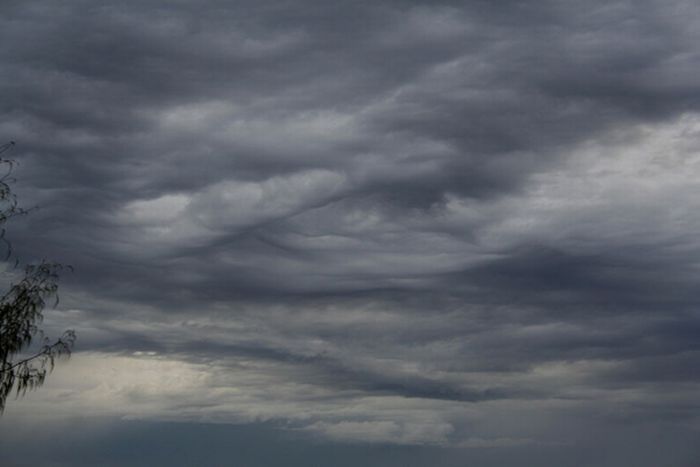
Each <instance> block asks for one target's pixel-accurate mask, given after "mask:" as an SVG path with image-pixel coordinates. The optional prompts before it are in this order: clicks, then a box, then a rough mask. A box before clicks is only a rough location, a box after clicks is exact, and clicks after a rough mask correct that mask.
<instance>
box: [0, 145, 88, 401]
mask: <svg viewBox="0 0 700 467" xmlns="http://www.w3.org/2000/svg"><path fill="white" fill-rule="evenodd" d="M13 146H14V142H10V143H7V144H5V145H4V146H0V154H2V153H3V152H5V151H7V150H8V149H10V148H12V147H13ZM0 165H4V166H6V167H7V171H6V173H5V175H4V176H2V177H0V206H1V207H0V225H2V226H4V224H5V223H6V222H7V221H8V220H9V219H10V218H12V217H14V216H17V215H23V214H26V213H27V212H28V211H27V210H25V209H22V208H20V207H19V206H18V204H17V199H16V197H15V195H14V193H13V192H12V190H11V187H10V184H11V183H12V182H13V179H12V178H11V173H12V168H13V165H14V163H13V161H11V160H7V159H3V158H0ZM0 238H2V240H3V241H4V242H5V244H6V246H7V249H8V253H7V257H6V259H9V258H10V256H11V253H12V252H11V246H10V244H9V242H7V241H6V240H5V231H4V229H3V230H2V231H1V233H0ZM17 265H18V262H15V267H17ZM64 269H66V267H65V266H63V265H61V264H58V263H51V262H47V261H42V262H41V263H39V264H34V265H29V266H27V267H26V268H25V269H24V274H23V276H22V279H21V280H20V281H19V282H18V283H16V284H13V285H11V286H10V289H9V290H8V291H7V293H5V295H3V296H2V297H1V298H0V413H2V411H3V410H4V409H5V403H6V401H7V397H8V396H9V395H10V394H11V393H12V391H13V390H15V392H16V395H17V396H19V395H23V394H24V393H26V391H27V390H32V389H35V388H37V387H39V386H41V385H42V384H43V382H44V380H45V378H46V375H47V373H48V372H50V371H51V370H52V369H53V367H54V363H55V360H56V358H57V357H60V356H68V355H70V352H71V349H72V347H73V344H74V342H75V333H74V332H73V331H66V332H65V333H64V334H63V336H61V338H59V339H57V340H55V341H52V340H51V339H49V338H48V337H47V336H45V335H44V333H43V331H42V330H41V329H40V328H39V325H40V324H41V322H42V319H43V310H44V307H45V306H46V300H47V299H48V298H50V297H54V298H55V299H56V303H58V298H57V297H58V296H57V295H56V293H57V291H58V279H59V273H60V272H61V271H63V270H64ZM37 337H38V342H37V339H36V338H37ZM37 344H38V345H37Z"/></svg>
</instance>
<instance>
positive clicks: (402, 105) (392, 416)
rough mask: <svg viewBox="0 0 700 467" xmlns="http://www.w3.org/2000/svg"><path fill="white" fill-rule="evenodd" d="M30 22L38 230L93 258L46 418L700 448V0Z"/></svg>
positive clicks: (8, 108)
mask: <svg viewBox="0 0 700 467" xmlns="http://www.w3.org/2000/svg"><path fill="white" fill-rule="evenodd" d="M0 12H2V14H1V15H0V16H1V17H2V20H0V41H2V43H3V45H4V47H2V50H1V51H0V60H1V63H2V68H1V69H0V92H1V93H2V99H1V100H0V106H1V112H0V138H4V139H5V140H10V139H11V140H15V141H17V142H18V148H17V150H16V151H15V153H14V154H13V157H16V159H17V160H18V161H19V162H20V165H19V167H18V168H17V169H16V172H15V174H16V176H17V177H18V183H17V184H16V189H17V192H18V194H19V196H20V198H21V200H22V202H23V204H24V205H27V206H32V205H35V204H38V205H40V206H41V209H40V210H37V211H34V212H33V213H32V214H31V215H30V216H28V217H26V218H22V219H17V220H16V221H14V222H13V223H12V224H11V225H8V228H9V230H8V236H9V237H11V238H12V241H13V247H14V249H15V251H16V252H17V255H18V256H19V257H20V258H21V259H23V260H26V261H31V260H35V259H39V258H44V257H46V258H53V259H56V260H58V261H62V262H66V263H70V264H72V265H73V266H74V267H75V273H74V274H70V275H67V276H65V277H63V278H62V280H63V284H62V293H63V294H62V301H61V306H60V307H59V309H58V310H52V311H51V312H47V321H46V326H47V327H48V328H49V329H51V330H54V331H56V332H57V331H59V330H60V329H63V328H65V327H74V328H76V329H77V331H78V334H79V338H80V341H79V342H80V347H79V354H81V353H82V355H83V356H84V360H80V357H78V358H76V362H74V363H75V364H68V365H67V366H66V370H65V371H66V372H67V373H66V375H67V376H65V377H63V378H61V377H57V378H54V379H55V380H56V383H55V384H56V386H55V387H53V389H52V387H48V386H47V387H46V388H44V389H45V390H44V391H42V392H39V393H37V394H36V395H35V396H33V397H35V399H32V400H33V401H34V403H35V404H36V405H37V407H42V408H44V410H45V411H46V412H47V413H49V412H51V410H52V409H51V404H50V400H51V399H50V397H52V396H55V397H63V398H64V399H65V401H66V404H67V405H66V407H67V409H66V410H65V411H70V410H75V411H81V413H92V414H94V415H95V416H110V417H112V416H117V417H134V416H138V417H145V418H148V419H153V420H170V421H172V420H175V421H183V422H187V423H192V422H195V421H197V422H201V421H207V422H212V421H213V422H222V423H249V422H253V421H261V420H266V421H274V424H276V425H275V426H277V427H278V428H280V429H288V430H290V431H292V432H294V433H302V434H303V436H311V437H315V436H320V437H321V439H325V440H326V441H325V442H328V443H330V442H331V441H329V440H335V441H343V442H346V441H354V442H360V443H367V442H369V441H372V440H374V441H376V442H381V443H396V444H401V445H418V444H424V445H431V446H433V447H431V448H430V449H438V450H442V451H440V452H443V453H445V457H444V459H445V460H444V465H452V464H451V462H452V460H450V459H452V457H451V456H452V455H451V454H449V453H451V452H452V451H451V449H493V450H495V451H498V452H502V453H504V454H503V457H500V462H501V464H498V465H504V464H503V462H514V461H513V460H512V459H514V458H516V457H517V456H516V457H512V456H511V454H512V452H514V450H518V449H524V450H525V451H527V452H528V456H529V458H530V459H533V461H532V462H533V465H540V464H537V462H536V459H538V455H539V454H537V453H538V452H544V451H547V452H552V453H553V452H563V453H568V454H562V457H561V458H563V459H564V458H567V456H568V458H571V456H572V455H573V456H574V457H575V456H579V457H578V458H579V459H581V461H580V463H574V464H571V465H593V464H595V465H606V464H605V463H604V461H603V460H601V459H598V458H595V456H588V457H587V456H586V455H585V454H584V450H583V448H580V446H603V445H607V444H606V443H605V442H604V441H603V440H601V439H597V438H596V439H593V438H595V437H590V436H589V435H586V434H585V433H586V432H587V430H588V431H590V432H593V431H595V432H600V433H613V432H615V429H616V427H617V426H618V425H617V424H618V423H623V424H624V423H626V424H629V425H627V426H631V427H632V428H629V431H624V433H625V434H621V435H620V438H619V439H620V440H623V438H624V442H623V444H624V445H625V446H626V447H625V448H624V449H623V448H620V449H621V450H620V451H619V452H620V453H621V452H622V451H624V452H627V453H634V452H641V451H643V450H644V447H643V446H642V444H643V443H641V442H634V441H633V439H635V435H633V434H630V433H638V434H639V433H643V435H639V439H647V438H649V439H650V438H653V436H654V434H659V433H663V432H678V431H679V430H682V429H688V427H690V429H691V431H692V430H695V431H697V419H698V412H697V398H696V396H695V393H696V392H697V389H698V387H697V385H698V374H697V371H696V370H695V369H694V368H696V367H697V364H698V350H699V349H698V345H697V343H696V341H697V335H698V323H699V322H700V321H699V319H700V317H699V316H698V313H697V310H696V309H697V304H698V301H697V297H696V295H697V294H696V293H695V289H696V284H697V282H698V279H699V277H698V273H697V263H698V259H700V243H698V241H697V240H696V232H697V230H698V229H699V228H700V217H698V216H697V214H696V212H699V211H698V207H700V206H697V202H696V201H695V200H696V199H699V198H698V196H697V195H699V194H700V188H699V187H698V183H697V180H698V176H700V173H698V172H699V169H698V167H700V160H699V159H698V148H699V147H698V137H699V136H700V119H699V117H698V110H699V106H700V98H699V96H700V93H699V89H698V84H697V80H696V79H695V76H697V75H698V72H700V61H699V60H698V53H697V51H696V49H697V46H696V44H697V43H698V40H699V39H700V37H698V27H697V25H698V20H699V18H698V14H697V8H696V6H695V5H694V4H693V2H690V1H682V0H677V1H672V2H670V3H669V2H664V3H661V2H657V1H652V0H649V1H643V2H627V1H615V2H598V1H594V2H588V3H586V4H585V5H583V4H580V2H579V3H577V2H569V1H563V2H537V3H536V4H534V3H532V2H530V3H522V2H510V1H508V2H482V1H470V2H451V1H442V2H430V3H429V4H428V3H425V2H409V1H390V0H387V1H379V2H377V1H375V2H353V3H352V4H336V3H329V2H320V1H312V0H308V1H304V2H295V3H294V4H291V3H284V2H281V3H279V2H278V3H275V4H261V3H260V2H248V1H238V2H233V3H231V2H210V3H208V4H207V6H206V7H202V6H195V5H191V4H187V3H185V2H170V3H168V5H167V6H165V5H163V4H162V3H161V2H151V1H146V2H143V1H141V2H121V3H120V4H119V5H110V4H107V3H99V2H98V3H95V2H87V1H77V0H76V1H70V2H62V3H60V4H56V3H51V2H32V3H31V4H28V3H26V2H16V1H7V2H5V3H4V4H3V6H2V7H0ZM101 359H103V360H104V361H105V362H113V364H114V365H115V368H119V369H120V371H124V372H126V373H128V372H129V371H132V370H133V371H134V372H135V374H136V375H138V378H136V377H135V378H133V379H129V378H126V377H125V378H124V381H121V380H119V378H117V379H112V374H111V373H109V372H106V373H105V371H106V370H105V369H104V368H101V367H100V365H99V364H98V362H99V361H100V360H101ZM80 361H83V362H84V363H83V364H84V365H85V366H86V368H89V370H87V369H86V370H81V369H80V368H79V366H78V363H79V362H80ZM149 365H150V366H149ZM149 368H151V369H152V371H153V372H154V374H161V373H163V372H169V371H176V369H177V371H181V372H182V375H184V376H183V377H182V380H170V379H167V378H165V380H167V381H169V382H170V385H169V386H163V385H162V384H160V383H159V382H158V381H157V378H156V380H152V379H149V377H148V376H146V375H148V374H149V373H148V372H149V371H151V370H148V369H149ZM159 372H160V373H159ZM70 375H73V376H70ZM73 377H75V378H77V380H79V381H84V384H83V385H82V386H81V385H80V384H75V383H74V382H73V383H72V382H71V381H72V378H73ZM81 378H82V379H81ZM139 378H140V379H139ZM100 379H102V380H104V381H106V382H105V383H104V384H103V385H100V384H98V383H97V381H99V380H100ZM93 383H94V384H93ZM49 384H51V383H49ZM168 391H169V392H168ZM42 394H44V396H42ZM164 394H165V395H164ZM42 397H43V398H42ZM23 404H24V403H23V402H18V403H17V406H16V407H17V409H16V410H17V412H12V408H11V407H10V412H8V416H9V417H15V419H17V420H19V419H22V416H21V413H22V412H21V410H20V408H25V410H27V409H26V407H27V405H23ZM65 411H64V412H60V411H58V412H57V413H59V415H55V416H56V417H59V416H66V413H65ZM13 414H14V415H13ZM61 414H62V415H61ZM47 416H48V415H47ZM519 417H520V418H519ZM576 417H582V418H580V423H578V424H577V423H576V422H572V420H577V418H576ZM572 425H577V426H572ZM251 430H253V431H254V430H255V429H254V428H252V427H251ZM635 430H637V431H635ZM251 433H252V431H251ZM580 437H583V438H585V441H581V444H580V446H579V447H575V446H574V445H575V444H576V440H577V439H578V438H580ZM645 437H646V438H645ZM572 439H573V440H574V441H573V443H574V444H571V443H572ZM684 440H685V438H683V437H680V438H678V441H677V442H675V444H674V443H673V442H671V441H669V443H670V444H669V445H673V446H674V451H675V452H679V453H681V454H679V458H678V463H677V465H690V464H689V463H688V462H689V461H686V459H690V458H692V451H693V449H692V448H691V447H690V445H689V444H688V443H686V442H685V441H684ZM621 442H622V441H621ZM524 446H528V447H527V448H526V447H524ZM572 446H574V447H572ZM338 449H340V448H338ZM407 449H408V448H407ZM421 449H422V448H421ZM425 449H428V448H427V447H426V448H425ZM431 452H432V451H431ZM630 455H632V454H630ZM498 456H500V454H499V455H497V456H496V457H498ZM615 456H617V457H615ZM620 456H623V454H618V451H615V454H614V455H613V454H612V453H611V459H612V458H615V459H619V458H621V457H620ZM457 457H459V456H457ZM487 457H488V456H487ZM477 458H478V456H477ZM484 459H486V458H482V460H484ZM494 459H495V458H494ZM503 459H506V460H503ZM508 459H510V460H508ZM639 459H640V460H639V461H638V462H637V464H636V465H656V464H653V463H648V464H644V462H647V461H646V460H645V459H647V460H648V462H652V460H653V459H655V458H654V457H650V456H647V457H646V458H645V457H644V456H641V457H640V458H639ZM163 462H165V461H163ZM261 462H262V461H261ZM484 462H496V461H495V460H492V461H488V460H484ZM611 462H612V461H611ZM251 465H254V463H252V464H251ZM386 465H389V464H386ZM485 465H488V464H485ZM562 465H564V464H562ZM609 465H613V464H609Z"/></svg>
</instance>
